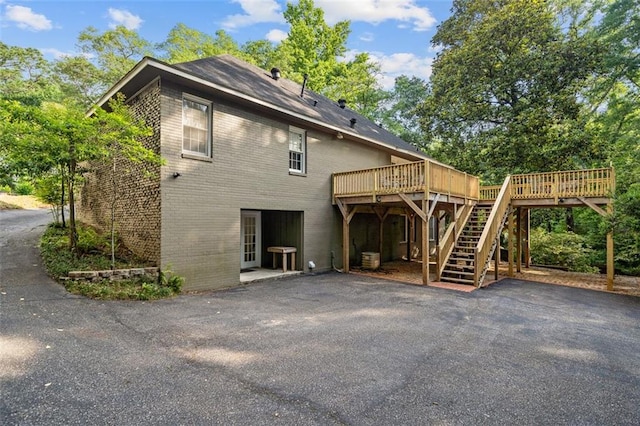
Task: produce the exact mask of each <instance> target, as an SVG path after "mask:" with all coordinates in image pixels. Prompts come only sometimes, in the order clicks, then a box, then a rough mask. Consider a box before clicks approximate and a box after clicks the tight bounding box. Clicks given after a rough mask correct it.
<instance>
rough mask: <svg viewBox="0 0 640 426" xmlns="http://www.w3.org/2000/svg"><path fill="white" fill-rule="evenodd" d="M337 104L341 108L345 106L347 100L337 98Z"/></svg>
mask: <svg viewBox="0 0 640 426" xmlns="http://www.w3.org/2000/svg"><path fill="white" fill-rule="evenodd" d="M338 106H339V107H340V108H342V109H344V107H345V106H347V100H346V99H338Z"/></svg>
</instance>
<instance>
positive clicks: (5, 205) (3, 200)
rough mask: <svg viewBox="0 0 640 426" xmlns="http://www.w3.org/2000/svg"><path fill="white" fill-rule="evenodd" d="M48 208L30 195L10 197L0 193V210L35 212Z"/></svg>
mask: <svg viewBox="0 0 640 426" xmlns="http://www.w3.org/2000/svg"><path fill="white" fill-rule="evenodd" d="M46 208H49V205H48V204H44V203H41V202H40V201H38V200H37V199H36V198H35V197H34V196H32V195H11V194H5V193H4V192H0V210H12V209H27V210H37V209H46Z"/></svg>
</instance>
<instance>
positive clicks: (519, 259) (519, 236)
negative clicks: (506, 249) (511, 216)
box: [516, 207, 522, 272]
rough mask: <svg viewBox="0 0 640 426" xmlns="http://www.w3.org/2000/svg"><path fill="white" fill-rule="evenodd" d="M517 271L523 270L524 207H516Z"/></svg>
mask: <svg viewBox="0 0 640 426" xmlns="http://www.w3.org/2000/svg"><path fill="white" fill-rule="evenodd" d="M516 244H517V245H516V271H517V272H522V209H521V208H520V207H518V208H517V209H516Z"/></svg>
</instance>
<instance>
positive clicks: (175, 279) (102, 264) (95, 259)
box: [40, 224, 184, 300]
mask: <svg viewBox="0 0 640 426" xmlns="http://www.w3.org/2000/svg"><path fill="white" fill-rule="evenodd" d="M107 241H108V239H107V238H106V237H104V236H101V235H100V234H98V233H97V232H96V231H95V230H94V229H92V228H89V227H86V226H78V253H77V254H76V255H74V254H73V253H71V251H70V249H69V235H68V229H66V228H63V227H61V226H60V225H59V224H51V225H49V227H48V228H47V229H46V231H45V232H44V234H43V235H42V238H41V239H40V253H41V255H42V259H43V262H44V264H45V266H46V268H47V270H48V272H49V274H50V275H51V276H53V277H54V278H56V279H59V278H61V277H66V276H68V275H69V271H89V270H107V269H110V268H111V254H110V251H109V247H108V244H107ZM121 252H122V253H124V252H127V251H126V250H122V251H121ZM140 266H149V265H148V264H145V262H142V261H140V260H139V259H136V258H116V268H131V267H140ZM183 281H184V280H183V278H182V277H179V276H177V275H174V274H173V273H172V272H171V271H168V270H167V271H161V272H160V275H159V276H158V279H154V278H151V277H148V276H140V277H133V278H130V279H127V280H121V281H111V280H102V281H98V282H84V281H72V280H67V281H65V288H66V289H67V291H69V292H70V293H74V294H80V295H83V296H87V297H91V298H94V299H102V300H154V299H162V298H166V297H171V296H174V295H177V294H180V291H181V289H182V283H183Z"/></svg>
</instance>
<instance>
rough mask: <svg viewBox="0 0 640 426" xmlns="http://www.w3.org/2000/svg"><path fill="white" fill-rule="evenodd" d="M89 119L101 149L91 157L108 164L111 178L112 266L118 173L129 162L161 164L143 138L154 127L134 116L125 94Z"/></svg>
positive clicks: (119, 193) (112, 262)
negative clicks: (125, 101) (126, 102)
mask: <svg viewBox="0 0 640 426" xmlns="http://www.w3.org/2000/svg"><path fill="white" fill-rule="evenodd" d="M91 122H92V123H93V124H94V126H95V128H96V129H99V135H98V137H97V142H98V146H99V147H100V148H101V149H100V151H99V152H98V153H97V155H96V156H95V158H94V161H96V162H100V163H106V164H108V165H109V169H110V171H111V173H110V181H111V194H110V195H111V220H110V235H111V268H112V269H113V268H115V250H116V204H117V202H118V201H119V199H120V197H121V188H120V187H119V186H118V182H119V181H118V177H119V176H120V175H121V174H123V173H125V172H126V170H124V169H125V168H126V167H127V165H128V164H130V163H132V162H133V163H140V162H144V163H146V164H149V165H151V164H161V163H162V159H161V158H160V155H159V153H155V152H154V151H152V150H150V149H148V148H146V147H145V146H144V144H143V143H142V140H143V138H145V137H147V136H151V135H152V134H153V130H152V129H151V128H150V127H147V126H146V125H145V123H144V122H143V121H142V120H139V119H136V118H135V117H134V115H133V114H132V112H131V110H129V108H128V107H127V106H126V105H125V103H124V97H123V96H117V97H115V98H113V99H111V100H110V101H109V102H108V105H107V109H103V108H97V109H96V110H95V112H94V114H93V115H92V116H91Z"/></svg>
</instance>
